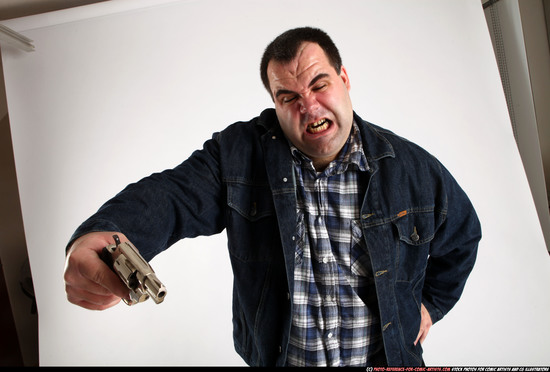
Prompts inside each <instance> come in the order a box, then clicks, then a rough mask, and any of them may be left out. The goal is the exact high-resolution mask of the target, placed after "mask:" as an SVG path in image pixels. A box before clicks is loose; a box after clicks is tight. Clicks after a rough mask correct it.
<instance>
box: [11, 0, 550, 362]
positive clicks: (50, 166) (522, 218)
mask: <svg viewBox="0 0 550 372" xmlns="http://www.w3.org/2000/svg"><path fill="white" fill-rule="evenodd" d="M5 24H6V25H7V26H8V27H11V28H12V29H14V30H16V31H18V32H21V33H22V34H24V35H25V36H27V37H30V38H31V39H33V40H34V42H35V45H36V51H35V52H32V53H24V52H19V51H17V50H14V49H9V48H3V50H2V53H3V54H2V57H3V63H4V69H5V79H6V89H7V97H8V109H9V115H10V121H11V126H12V136H13V143H14V151H15V160H16V165H17V174H18V182H19V189H20V193H21V203H22V211H23V218H24V223H25V231H26V238H27V244H28V249H29V256H30V261H31V269H32V272H33V277H34V284H35V292H36V296H37V302H38V310H39V316H40V318H39V319H40V362H41V365H44V366H47V365H241V364H242V361H241V360H240V358H239V357H238V356H237V355H236V354H235V352H234V351H233V345H232V335H231V312H230V308H231V272H230V267H229V261H228V254H227V251H226V249H225V242H226V240H225V239H226V238H225V236H224V235H218V236H216V237H210V238H196V239H191V240H187V241H182V242H179V243H178V244H176V245H175V246H174V247H173V248H172V249H170V250H168V251H166V252H164V253H163V254H161V255H159V256H157V257H156V258H154V259H153V261H152V265H153V267H154V268H155V271H156V272H157V274H158V276H159V278H160V279H161V280H162V281H163V282H164V283H165V284H166V286H167V288H168V296H167V298H166V300H165V301H164V302H163V303H162V304H161V305H155V304H154V303H153V302H152V301H149V302H146V303H144V304H140V305H139V306H135V307H132V308H128V307H126V306H125V305H123V304H121V305H119V306H117V307H115V308H113V309H110V310H108V311H104V312H91V311H87V310H84V309H80V308H78V307H76V306H73V305H70V304H69V303H68V302H67V301H66V299H65V294H64V284H63V264H64V247H65V244H66V242H67V240H68V238H69V237H70V235H71V233H72V232H73V230H74V229H75V228H76V227H77V225H78V224H80V222H82V221H83V220H84V219H85V218H86V217H88V216H89V215H90V214H91V213H93V212H94V211H95V210H96V209H97V208H98V207H99V206H100V205H101V203H103V202H104V201H105V200H106V199H107V198H109V197H111V196H112V195H113V194H114V193H116V192H117V191H119V190H120V189H121V188H122V187H124V186H125V185H126V184H128V183H129V182H132V181H135V180H137V179H138V178H141V177H142V176H144V175H147V174H149V173H151V172H154V171H157V170H162V169H165V168H167V167H172V166H174V165H176V164H178V163H179V162H180V161H181V160H182V159H184V158H185V157H187V156H188V155H189V154H190V153H191V152H192V151H193V150H194V149H195V148H197V147H199V146H201V145H202V142H203V141H204V140H206V139H207V138H209V137H210V135H211V133H212V132H213V131H216V130H220V129H223V128H224V127H225V126H226V125H228V124H230V123H232V122H234V121H237V120H247V119H249V118H251V117H253V116H255V115H257V114H258V113H259V112H260V111H261V110H262V109H263V108H264V107H266V106H271V102H270V100H269V97H268V96H267V94H266V93H265V92H264V90H263V88H262V86H261V83H260V80H259V73H258V65H259V60H260V57H261V53H262V52H263V49H264V48H265V46H266V45H267V43H268V42H270V41H271V40H272V39H273V38H274V37H275V36H276V35H278V34H279V33H281V32H283V31H285V30H286V29H288V28H291V27H296V26H302V25H313V26H318V27H321V28H323V29H325V30H326V31H327V32H328V33H329V34H330V35H331V36H332V37H333V38H334V40H335V42H336V44H337V45H338V46H339V48H340V51H341V53H342V56H343V59H344V64H345V65H346V67H347V69H348V73H349V74H350V78H351V85H352V99H353V101H354V105H355V110H356V111H357V112H358V113H359V114H360V115H361V116H363V118H365V119H367V120H370V121H372V122H374V123H376V124H379V125H382V126H385V127H387V128H390V129H392V130H394V131H396V132H397V133H399V134H401V135H403V136H405V137H408V138H409V139H411V140H413V141H415V142H417V143H419V144H420V145H422V146H423V147H425V148H426V149H428V150H429V151H430V152H432V153H433V154H434V155H436V156H437V157H438V158H439V159H440V160H442V161H443V163H444V164H445V165H446V166H447V167H448V168H449V169H450V170H451V172H452V173H453V174H454V175H455V177H456V178H457V180H458V181H459V183H460V184H461V185H462V186H463V188H464V189H465V190H466V192H467V193H468V194H469V196H470V197H471V199H472V202H473V203H474V205H475V207H476V209H477V211H478V214H479V217H480V219H481V221H482V226H483V232H484V237H483V240H482V242H481V245H480V251H479V256H478V261H477V264H476V267H475V269H474V272H473V273H472V275H471V277H470V280H469V281H468V283H467V286H466V290H465V292H464V295H463V298H462V299H461V301H460V302H459V304H458V305H457V306H456V307H455V308H454V309H453V310H452V311H451V312H450V313H449V315H448V316H447V317H446V318H444V319H443V320H442V321H441V322H440V323H438V324H437V325H435V326H434V327H433V328H432V330H431V333H430V337H429V338H428V340H427V341H426V342H425V344H424V349H425V359H426V363H427V364H428V365H548V364H550V355H549V353H548V352H547V344H548V340H549V337H550V336H549V335H550V317H549V316H548V314H547V309H548V308H549V307H550V306H549V305H550V298H549V296H548V295H547V294H548V293H549V289H550V261H549V258H548V254H547V251H546V248H545V244H544V239H543V236H542V233H541V229H540V225H539V222H538V219H537V214H536V210H535V207H534V204H533V199H532V197H531V194H530V190H529V185H528V183H527V180H526V177H525V172H524V170H523V167H522V163H521V159H520V157H519V154H518V151H517V147H516V144H515V141H514V137H513V134H512V129H511V125H510V120H509V117H508V113H507V109H506V102H505V98H504V94H503V92H502V86H501V84H500V81H499V75H498V69H497V65H496V62H495V58H494V55H493V51H492V46H491V40H490V37H489V33H488V30H487V25H486V23H485V18H484V14H483V10H482V7H481V3H480V2H479V1H478V0H467V1H466V0H453V1H444V2H443V1H438V0H421V1H415V2H410V1H407V0H392V1H388V0H384V1H381V0H380V1H372V0H371V1H365V0H356V1H352V0H342V1H339V2H334V1H327V0H302V1H296V0H280V1H277V2H275V1H273V2H266V1H265V0H236V1H231V2H229V1H222V0H203V1H200V2H199V1H153V0H132V1H129V0H112V1H109V2H106V3H100V4H96V5H94V6H89V7H84V8H78V9H71V10H67V11H62V12H56V13H52V14H45V15H40V16H33V17H27V18H22V19H17V20H13V21H10V22H6V23H5Z"/></svg>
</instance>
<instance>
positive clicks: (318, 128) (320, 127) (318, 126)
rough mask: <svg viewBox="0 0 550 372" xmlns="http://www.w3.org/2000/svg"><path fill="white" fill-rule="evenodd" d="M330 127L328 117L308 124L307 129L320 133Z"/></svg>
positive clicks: (310, 131)
mask: <svg viewBox="0 0 550 372" xmlns="http://www.w3.org/2000/svg"><path fill="white" fill-rule="evenodd" d="M327 128H328V121H327V119H321V120H319V121H317V122H315V123H313V124H310V125H308V127H307V131H308V132H309V133H319V132H322V131H324V130H326V129H327Z"/></svg>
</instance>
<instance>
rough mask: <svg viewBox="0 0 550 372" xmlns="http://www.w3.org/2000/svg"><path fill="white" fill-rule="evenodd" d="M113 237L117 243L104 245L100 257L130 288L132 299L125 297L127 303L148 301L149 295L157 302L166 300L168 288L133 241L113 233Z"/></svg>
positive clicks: (129, 304)
mask: <svg viewBox="0 0 550 372" xmlns="http://www.w3.org/2000/svg"><path fill="white" fill-rule="evenodd" d="M113 238H114V239H115V244H111V245H108V246H106V247H104V248H103V250H102V252H101V255H100V257H101V259H102V260H103V261H104V262H105V263H106V264H107V265H108V266H109V267H110V268H111V270H113V271H114V272H115V273H116V274H118V276H119V277H120V279H121V280H122V281H123V282H124V284H126V286H127V287H128V289H129V290H130V300H127V299H125V298H123V301H124V302H125V303H126V305H128V306H131V305H134V304H137V303H139V302H143V301H146V300H147V299H148V298H149V297H151V298H152V299H153V301H155V303H157V304H160V303H161V302H162V301H164V297H166V288H165V287H164V285H163V284H162V283H161V282H160V280H159V279H158V278H157V276H156V274H155V272H154V271H153V268H152V267H151V265H149V264H148V263H147V261H145V259H144V258H143V257H141V255H140V254H139V252H138V250H137V249H136V247H134V246H133V245H132V243H130V242H124V243H121V242H120V239H119V237H118V235H113Z"/></svg>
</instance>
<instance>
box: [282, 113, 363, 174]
mask: <svg viewBox="0 0 550 372" xmlns="http://www.w3.org/2000/svg"><path fill="white" fill-rule="evenodd" d="M289 144H290V150H291V152H292V156H293V159H294V162H295V164H297V165H301V166H302V167H306V168H308V169H310V170H312V171H315V168H314V167H313V162H312V161H311V159H310V158H309V157H308V156H306V155H305V154H304V153H302V152H301V151H300V150H298V148H297V147H296V146H294V145H293V144H292V143H289ZM350 165H355V166H356V167H357V169H358V170H360V171H367V170H368V169H369V166H368V163H367V158H366V156H365V152H364V150H363V142H362V141H361V135H360V132H359V126H358V125H357V123H356V122H355V121H354V122H353V125H352V129H351V133H350V135H349V137H348V140H347V141H346V143H345V144H344V147H343V148H342V150H341V151H340V153H339V154H338V156H337V158H336V159H334V160H333V161H332V162H330V164H329V165H328V166H327V167H326V169H325V170H324V171H323V172H317V174H318V175H321V174H325V175H326V176H327V177H328V176H331V175H334V174H340V173H344V172H345V171H346V170H347V169H348V167H349V166H350Z"/></svg>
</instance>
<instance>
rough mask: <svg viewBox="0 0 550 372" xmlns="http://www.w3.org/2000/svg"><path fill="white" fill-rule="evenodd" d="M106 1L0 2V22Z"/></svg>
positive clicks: (28, 0) (33, 0)
mask: <svg viewBox="0 0 550 372" xmlns="http://www.w3.org/2000/svg"><path fill="white" fill-rule="evenodd" d="M102 1H108V0H0V21H3V20H6V19H12V18H19V17H25V16H29V15H33V14H40V13H46V12H52V11H54V10H61V9H66V8H74V7H76V6H81V5H88V4H93V3H99V2H102Z"/></svg>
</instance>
